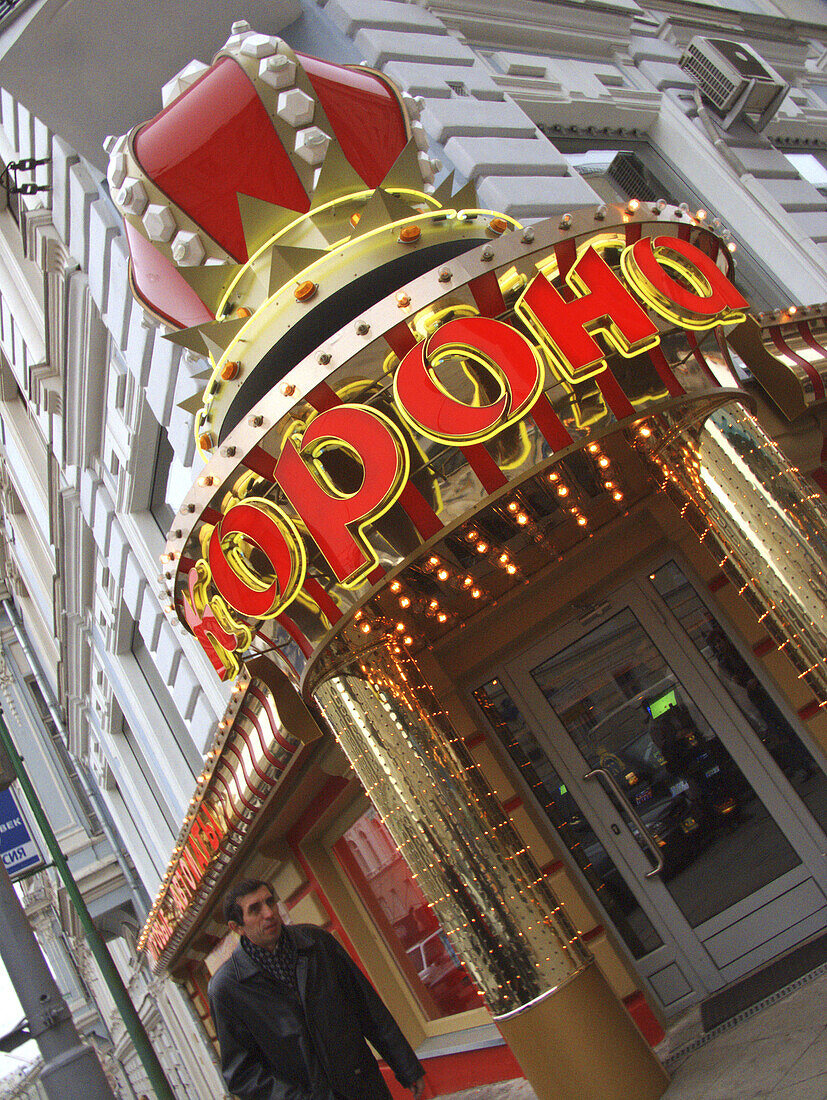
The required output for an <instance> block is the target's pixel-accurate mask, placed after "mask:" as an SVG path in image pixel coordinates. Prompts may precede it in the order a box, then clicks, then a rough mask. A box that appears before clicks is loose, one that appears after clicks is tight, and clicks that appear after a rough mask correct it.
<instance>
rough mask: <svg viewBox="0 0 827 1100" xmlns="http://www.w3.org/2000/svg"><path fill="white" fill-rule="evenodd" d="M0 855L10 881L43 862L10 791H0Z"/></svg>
mask: <svg viewBox="0 0 827 1100" xmlns="http://www.w3.org/2000/svg"><path fill="white" fill-rule="evenodd" d="M0 855H2V857H3V865H4V866H5V868H6V870H7V871H8V873H9V875H10V877H11V878H12V879H14V877H15V876H16V875H19V874H21V873H22V872H23V871H29V870H31V868H32V867H37V866H38V864H41V863H42V862H43V859H42V858H41V855H40V852H39V851H38V849H37V845H36V844H35V842H34V840H32V836H31V833H30V832H29V829H28V826H27V825H26V822H25V821H24V820H23V815H22V814H21V812H20V807H19V806H18V805H17V799H16V798H15V796H14V795H13V794H12V792H11V790H5V791H0Z"/></svg>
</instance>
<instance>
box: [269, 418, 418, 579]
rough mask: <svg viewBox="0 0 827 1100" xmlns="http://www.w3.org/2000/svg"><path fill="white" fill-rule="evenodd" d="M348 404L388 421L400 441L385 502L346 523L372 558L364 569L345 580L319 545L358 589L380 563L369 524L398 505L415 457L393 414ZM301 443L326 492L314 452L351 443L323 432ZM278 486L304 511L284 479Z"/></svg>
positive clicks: (303, 455)
mask: <svg viewBox="0 0 827 1100" xmlns="http://www.w3.org/2000/svg"><path fill="white" fill-rule="evenodd" d="M344 407H345V408H348V409H360V410H361V411H363V412H366V413H369V414H370V415H371V416H372V417H374V418H375V419H377V420H379V421H381V422H382V423H384V425H385V427H386V428H387V429H388V431H389V433H390V435H391V437H392V438H393V440H394V443H395V444H396V455H397V465H396V471H395V473H394V477H393V481H392V483H391V486H390V488H389V489H388V491H387V493H386V494H385V498H384V500H383V501H382V503H381V504H380V506H379V507H378V508H377V509H376V510H374V511H372V512H370V513H368V514H367V515H365V516H362V518H361V519H358V520H351V521H350V522H349V523H345V525H344V526H345V528H346V529H347V531H348V532H349V534H350V536H351V538H352V539H353V541H354V542H355V543H356V544H357V545H358V546H359V548H360V549H361V550H362V551H363V553H364V554H365V557H366V558H367V559H368V560H367V561H366V562H365V565H364V566H362V567H361V568H360V569H357V570H356V572H354V573H352V574H351V575H350V576H349V577H347V578H346V579H344V580H341V579H340V578H339V576H338V574H337V573H336V570H335V569H334V568H333V565H332V564H331V563H330V561H328V559H327V558H326V557H325V554H324V552H323V551H322V549H321V547H319V553H320V554H321V555H322V557H324V558H325V561H327V564H328V566H329V567H330V571H331V573H332V574H333V576H334V577H336V580H337V582H338V583H339V584H340V585H341V587H342V588H346V589H354V588H359V587H360V586H361V585H362V584H363V583H364V581H365V580H366V578H367V576H368V574H369V573H372V572H373V570H374V569H375V568H376V566H377V565H378V564H379V556H378V554H377V553H376V551H375V550H374V549H373V547H372V546H371V545H370V543H369V542H368V540H367V538H366V537H365V528H366V527H368V526H369V525H370V524H371V523H375V522H376V521H377V520H379V519H381V518H382V516H384V515H385V513H386V512H389V511H390V509H391V508H392V507H393V506H394V504H396V502H397V500H399V497H400V496H401V494H402V492H403V490H404V488H405V486H406V485H407V483H408V478H409V477H410V471H411V459H410V454H409V452H408V447H407V444H406V443H405V440H404V438H403V436H402V434H401V433H400V431H399V429H398V428H397V426H396V425H395V424H394V422H393V421H392V420H391V419H390V417H389V416H387V415H386V414H385V413H383V412H380V410H379V409H374V408H371V407H370V406H368V405H360V404H358V403H356V404H353V405H346V406H344ZM322 415H323V413H319V414H318V416H322ZM315 420H316V417H315V416H314V417H313V419H312V420H311V421H310V422H309V423H308V424H306V425H305V426H304V427H305V430H307V429H309V428H310V427H311V426H312V424H313V423H314V421H315ZM300 443H301V441H300ZM300 443H299V444H296V445H295V446H296V451H297V453H298V456H299V458H300V459H301V460H302V462H304V464H305V466H306V467H307V469H308V471H309V473H310V476H311V477H312V478H313V480H314V481H316V482H317V484H319V487H320V488H321V489H323V490H324V491H325V492H327V489H326V487H325V485H324V484H323V483H321V482H319V481H318V479H317V478H316V475H315V473H314V469H315V468H316V463H315V456H314V455H313V453H312V452H313V451H315V450H316V448H317V447H319V446H322V445H327V446H333V445H335V446H338V447H339V448H344V449H346V450H348V451H349V450H350V446H351V445H349V444H348V443H347V442H346V441H345V440H342V439H340V438H339V437H338V436H328V435H323V436H321V437H320V438H318V439H314V440H313V441H312V442H311V443H309V444H308V447H307V449H305V448H304V447H303V446H301V445H300ZM311 448H312V450H311ZM308 451H309V452H310V454H309V457H310V459H311V462H312V465H311V462H308V461H307V459H306V456H307V455H308ZM357 457H358V456H357ZM359 461H360V464H361V466H362V469H363V470H364V468H365V467H364V462H362V460H361V458H360V459H359ZM362 485H364V477H363V479H362ZM362 485H360V486H359V488H358V489H355V490H354V491H353V492H352V493H345V494H339V493H338V492H337V494H336V496H337V499H339V500H348V499H350V498H351V497H354V496H356V494H357V493H358V492H360V491H361V488H362ZM278 486H279V488H280V489H281V491H282V492H283V493H284V495H285V496H286V497H287V499H288V500H289V501H290V503H291V505H292V506H293V508H294V509H295V510H296V512H297V513H298V514H299V515H300V514H301V509H300V508H299V507H298V506H297V505H296V503H295V501H294V500H293V499H292V497H291V496H290V494H289V493H288V492H287V489H286V488H285V486H284V485H282V483H281V482H278ZM354 528H355V530H354ZM308 537H312V536H310V535H308Z"/></svg>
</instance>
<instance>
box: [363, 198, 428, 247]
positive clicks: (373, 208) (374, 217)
mask: <svg viewBox="0 0 827 1100" xmlns="http://www.w3.org/2000/svg"><path fill="white" fill-rule="evenodd" d="M416 213H417V211H416V210H414V208H413V207H412V206H411V205H410V204H409V203H407V202H405V200H404V199H399V198H397V197H396V195H389V194H388V192H387V191H384V190H383V189H382V188H381V187H377V188H376V190H375V191H374V192H373V194H372V195H371V197H370V198H369V199H368V201H367V202H366V203H365V205H364V206H363V207H362V211H361V214H360V217H359V222H358V224H357V225H356V228H355V229H354V231H353V237H354V238H356V237H361V236H363V235H364V234H365V233H370V232H371V231H372V230H374V229H381V228H382V227H383V226H386V225H388V224H389V223H390V222H396V221H401V220H402V219H403V218H410V217H411V216H412V215H414V214H416Z"/></svg>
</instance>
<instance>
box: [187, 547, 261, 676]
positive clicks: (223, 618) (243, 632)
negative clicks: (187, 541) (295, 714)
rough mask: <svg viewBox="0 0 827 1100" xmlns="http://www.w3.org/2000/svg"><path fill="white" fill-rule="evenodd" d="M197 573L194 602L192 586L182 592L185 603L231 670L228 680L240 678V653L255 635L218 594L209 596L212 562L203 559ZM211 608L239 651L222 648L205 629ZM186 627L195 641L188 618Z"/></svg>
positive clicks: (196, 566)
mask: <svg viewBox="0 0 827 1100" xmlns="http://www.w3.org/2000/svg"><path fill="white" fill-rule="evenodd" d="M194 568H195V571H196V574H197V576H198V580H197V581H196V582H195V584H194V585H193V587H192V600H190V591H189V583H187V586H186V588H185V589H184V591H183V592H182V594H181V595H182V599H184V600H185V601H186V602H187V603H189V605H190V607H192V609H193V611H194V612H195V614H196V615H197V616H198V618H199V619H200V620H201V625H202V626H204V633H205V634H206V636H207V637H208V638H209V641H210V644H211V645H212V647H213V649H214V650H215V652H216V655H217V656H218V659H219V660H220V661H221V663H222V665H223V666H224V668H225V669H226V670H227V676H228V677H234V676H237V675H238V674H239V672H240V668H241V666H240V664H239V662H238V658H237V657H236V656H235V654H236V653H238V652H241V653H243V652H244V650H245V649H247V648H248V647H249V646H250V645H251V643H252V640H253V635H252V632H251V630H250V628H249V627H248V626H247V625H246V624H245V623H239V622H238V621H237V620H236V619H235V617H234V616H233V615H232V613H231V612H230V610H229V607H228V606H227V603H226V601H225V600H224V598H223V597H222V596H221V595H220V594H218V593H216V594H215V595H213V596H210V595H208V593H207V589H208V588H209V587H210V585H211V584H212V571H211V569H210V565H209V562H208V561H206V559H205V558H199V559H198V561H197V562H196V563H195V567H194ZM207 608H209V609H210V611H212V613H213V614H214V615H215V617H216V619H217V620H218V625H219V626H220V627H221V628H222V629H223V630H226V631H227V633H228V634H232V635H233V636H234V637H235V639H236V642H237V644H236V647H235V649H233V650H230V649H227V648H226V646H224V645H222V644H221V642H220V641H219V640H218V638H216V636H215V635H214V634H213V633H212V632H211V631H210V630H209V628H208V627H207V626H205V625H204V621H203V620H204V612H205V611H206V610H207ZM184 625H185V626H186V627H187V630H188V631H189V632H190V633H191V634H192V636H193V637H195V631H192V630H190V629H189V626H188V624H187V621H186V615H185V616H184Z"/></svg>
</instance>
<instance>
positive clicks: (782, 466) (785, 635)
mask: <svg viewBox="0 0 827 1100" xmlns="http://www.w3.org/2000/svg"><path fill="white" fill-rule="evenodd" d="M648 432H651V434H650V435H648V438H647V439H646V440H645V442H644V443H642V447H643V450H644V452H645V453H646V454H647V455H648V457H649V459H650V461H651V462H652V463H653V464H654V465H655V468H656V470H657V472H658V475H659V478H660V481H661V486H662V488H664V489H665V490H666V491H667V492H668V493H669V494H670V495H671V496H673V497H675V498H677V499H678V501H679V503H680V506H681V514H682V515H683V516H684V517H685V518H686V520H687V521H688V522H689V523H690V525H691V526H692V527H693V528H694V529H695V531H696V532H697V533H698V535H699V536H700V538H701V541H702V542H703V543H704V545H705V546H707V547H708V548H709V549H710V550H711V551H712V552H713V553H714V554H715V555H716V556H717V557H718V558H719V561H720V567H721V569H722V570H724V572H725V573H726V574H727V575H728V576H729V577H730V579H732V580H733V581H734V582H735V583H736V584H737V585H738V590H739V592H740V593H741V595H743V596H744V598H745V599H746V600H747V601H748V602H749V603H750V604H751V605H752V607H753V608H754V609H755V611H756V612H757V614H758V616H759V618H760V620H761V622H763V623H764V625H765V627H766V629H767V632H768V633H769V634H770V635H771V636H772V637H773V639H774V640H775V641H776V642H777V643H778V647H779V649H780V650H781V651H782V652H784V653H786V654H787V656H788V657H789V659H790V660H791V661H792V663H793V665H794V666H795V667H796V669H798V673H799V679H801V680H803V681H805V682H806V683H807V684H808V685H809V686H810V687H811V688H812V690H813V692H814V693H815V695H816V698H817V699H818V700H819V701H820V702H822V703H825V702H827V618H826V617H825V616H827V508H825V505H824V502H823V498H822V496H821V494H820V493H819V492H818V491H817V490H816V489H815V487H814V486H813V485H811V484H808V483H807V482H806V481H805V480H804V479H803V478H802V477H801V475H800V474H799V472H798V470H797V469H796V468H795V467H794V466H792V465H791V464H790V462H789V461H788V460H787V459H786V458H785V456H784V455H783V454H782V452H781V451H780V450H779V449H778V447H777V446H776V445H775V443H774V442H773V441H772V440H771V439H770V438H769V436H767V435H766V433H765V432H764V431H763V429H762V428H761V427H760V425H759V424H758V422H757V421H756V420H755V418H754V417H753V416H751V415H750V413H748V412H747V411H746V409H745V408H744V407H743V406H742V405H741V404H740V403H739V402H738V401H737V400H731V401H729V402H727V403H726V404H724V405H721V406H719V407H718V408H716V409H714V410H713V411H709V409H708V408H707V409H706V410H704V411H701V412H698V411H692V412H689V413H683V414H681V413H680V412H667V413H662V414H661V415H659V416H656V417H654V418H653V419H652V420H651V421H647V426H646V428H645V433H648ZM638 438H639V439H640V436H639V437H638Z"/></svg>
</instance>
